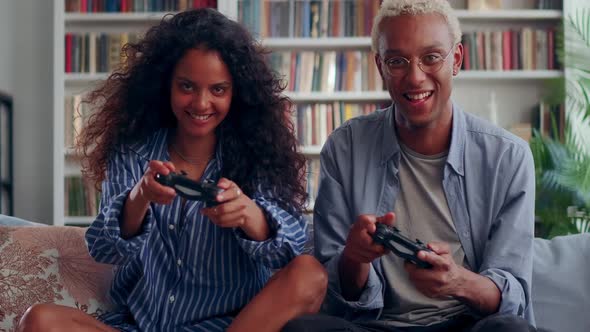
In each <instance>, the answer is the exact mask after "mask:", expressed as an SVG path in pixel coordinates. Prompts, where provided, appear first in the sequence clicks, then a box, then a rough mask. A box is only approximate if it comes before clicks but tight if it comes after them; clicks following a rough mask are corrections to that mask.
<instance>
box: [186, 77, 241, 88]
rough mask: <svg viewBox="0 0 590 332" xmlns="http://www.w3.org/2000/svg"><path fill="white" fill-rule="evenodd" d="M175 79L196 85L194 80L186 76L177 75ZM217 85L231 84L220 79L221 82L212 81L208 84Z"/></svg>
mask: <svg viewBox="0 0 590 332" xmlns="http://www.w3.org/2000/svg"><path fill="white" fill-rule="evenodd" d="M176 79H177V80H180V81H185V82H188V83H190V84H192V85H197V84H196V83H195V82H193V81H191V80H190V79H188V78H186V77H184V76H177V77H176ZM218 85H231V82H228V81H221V82H217V83H213V84H211V85H210V86H218Z"/></svg>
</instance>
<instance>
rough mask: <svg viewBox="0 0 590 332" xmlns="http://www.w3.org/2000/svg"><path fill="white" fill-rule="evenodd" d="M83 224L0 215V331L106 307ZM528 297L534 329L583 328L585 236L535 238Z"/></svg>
mask: <svg viewBox="0 0 590 332" xmlns="http://www.w3.org/2000/svg"><path fill="white" fill-rule="evenodd" d="M84 231H85V229H84V228H80V227H68V226H65V227H64V226H44V225H41V224H35V223H31V222H27V221H25V220H22V219H18V218H13V217H7V216H2V215H0V332H3V331H14V327H15V326H16V324H17V322H18V320H19V319H20V317H21V315H22V314H23V312H24V311H25V310H26V308H27V307H28V306H30V305H31V304H33V303H46V302H52V303H58V304H62V305H67V306H70V307H75V308H79V309H80V310H82V311H84V312H86V313H88V314H90V315H93V316H97V315H100V314H101V313H103V312H105V311H108V310H109V309H110V308H111V305H110V303H109V299H108V290H109V285H110V282H111V280H112V278H113V276H114V272H115V269H114V267H113V266H110V265H106V264H99V263H96V262H94V261H93V260H92V258H91V257H90V256H89V255H88V253H87V249H86V246H85V243H84ZM534 247H535V254H534V258H533V259H534V263H533V287H532V298H533V308H534V313H535V318H536V322H537V328H538V329H539V331H552V332H553V331H554V332H583V331H590V315H588V313H590V234H576V235H568V236H562V237H556V238H553V239H552V240H545V239H535V243H534Z"/></svg>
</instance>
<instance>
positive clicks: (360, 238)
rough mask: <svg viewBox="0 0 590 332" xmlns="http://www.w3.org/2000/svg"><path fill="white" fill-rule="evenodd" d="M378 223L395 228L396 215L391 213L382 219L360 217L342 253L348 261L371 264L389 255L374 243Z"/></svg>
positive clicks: (369, 215)
mask: <svg viewBox="0 0 590 332" xmlns="http://www.w3.org/2000/svg"><path fill="white" fill-rule="evenodd" d="M377 222H380V223H384V224H387V225H390V226H393V224H394V222H395V214H394V213H393V212H390V213H387V214H385V215H384V216H381V217H376V216H374V215H371V214H363V215H360V216H358V218H357V219H356V222H355V223H354V224H353V225H352V228H351V229H350V232H349V233H348V238H347V239H346V246H345V247H344V252H343V253H342V255H343V256H344V257H346V259H347V260H350V261H352V262H355V263H370V262H372V261H373V260H375V259H377V258H379V257H381V256H383V255H384V254H386V253H387V250H386V249H385V248H384V247H383V246H382V245H379V244H375V242H373V234H374V233H375V230H376V229H377V227H376V226H375V223H377Z"/></svg>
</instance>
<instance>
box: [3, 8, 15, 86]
mask: <svg viewBox="0 0 590 332" xmlns="http://www.w3.org/2000/svg"><path fill="white" fill-rule="evenodd" d="M15 2H16V1H14V0H0V91H4V92H6V93H8V94H12V93H13V92H14V70H13V68H14V55H15V54H14V49H13V45H14V38H15V36H14V15H13V13H14V3H15Z"/></svg>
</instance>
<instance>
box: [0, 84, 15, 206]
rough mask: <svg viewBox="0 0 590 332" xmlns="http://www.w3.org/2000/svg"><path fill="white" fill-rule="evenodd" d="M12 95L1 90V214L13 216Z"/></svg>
mask: <svg viewBox="0 0 590 332" xmlns="http://www.w3.org/2000/svg"><path fill="white" fill-rule="evenodd" d="M12 108H13V101H12V97H11V96H10V95H8V94H6V93H3V92H0V214H4V215H8V216H11V215H13V213H14V210H13V208H14V202H13V183H14V181H13V169H12V167H13V166H12V165H13V161H12V160H13V159H12V156H13V150H12V149H13V144H12V135H13V134H12V129H13V125H12V118H13V114H12Z"/></svg>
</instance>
